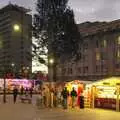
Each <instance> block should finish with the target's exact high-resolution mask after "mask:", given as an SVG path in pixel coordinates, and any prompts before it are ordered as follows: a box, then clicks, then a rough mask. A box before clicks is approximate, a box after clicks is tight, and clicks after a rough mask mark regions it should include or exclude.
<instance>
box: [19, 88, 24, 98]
mask: <svg viewBox="0 0 120 120" xmlns="http://www.w3.org/2000/svg"><path fill="white" fill-rule="evenodd" d="M20 94H21V96H22V95H23V94H24V87H23V86H21V89H20Z"/></svg>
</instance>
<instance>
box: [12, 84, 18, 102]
mask: <svg viewBox="0 0 120 120" xmlns="http://www.w3.org/2000/svg"><path fill="white" fill-rule="evenodd" d="M17 95H18V89H17V87H16V86H15V87H14V89H13V102H14V103H16V100H17Z"/></svg>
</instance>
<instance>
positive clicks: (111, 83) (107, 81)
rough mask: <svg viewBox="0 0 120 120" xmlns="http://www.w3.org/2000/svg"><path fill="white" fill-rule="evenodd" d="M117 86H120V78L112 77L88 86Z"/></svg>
mask: <svg viewBox="0 0 120 120" xmlns="http://www.w3.org/2000/svg"><path fill="white" fill-rule="evenodd" d="M103 85H104V86H108V85H109V86H116V85H120V77H110V78H106V79H102V80H99V81H96V82H93V83H91V84H88V86H89V87H90V86H103Z"/></svg>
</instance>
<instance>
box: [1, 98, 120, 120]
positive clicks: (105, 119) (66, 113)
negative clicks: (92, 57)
mask: <svg viewBox="0 0 120 120" xmlns="http://www.w3.org/2000/svg"><path fill="white" fill-rule="evenodd" d="M1 98H2V96H0V101H1V100H2V99H1ZM8 98H9V99H8ZM7 100H9V101H7V103H6V104H3V103H2V102H1V103H0V120H120V112H116V111H113V110H103V109H78V108H76V109H68V110H63V109H62V108H52V109H50V108H41V109H38V108H37V107H36V106H35V96H34V98H33V102H32V104H28V103H21V102H20V101H19V100H18V101H17V103H16V104H14V103H13V101H12V97H11V96H7Z"/></svg>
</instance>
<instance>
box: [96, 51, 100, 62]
mask: <svg viewBox="0 0 120 120" xmlns="http://www.w3.org/2000/svg"><path fill="white" fill-rule="evenodd" d="M96 60H100V53H98V52H97V53H96Z"/></svg>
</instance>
